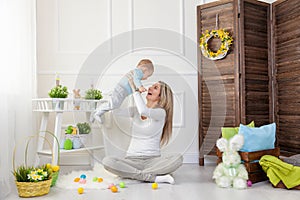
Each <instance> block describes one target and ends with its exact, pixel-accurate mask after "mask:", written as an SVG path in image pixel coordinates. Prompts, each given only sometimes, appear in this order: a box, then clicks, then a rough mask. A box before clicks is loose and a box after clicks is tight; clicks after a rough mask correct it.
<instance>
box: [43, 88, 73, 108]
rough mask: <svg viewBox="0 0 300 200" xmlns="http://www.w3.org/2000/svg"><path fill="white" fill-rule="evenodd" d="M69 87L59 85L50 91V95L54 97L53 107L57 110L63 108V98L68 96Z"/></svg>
mask: <svg viewBox="0 0 300 200" xmlns="http://www.w3.org/2000/svg"><path fill="white" fill-rule="evenodd" d="M68 94H69V92H68V88H67V87H66V86H61V85H57V86H55V87H53V88H52V89H51V90H50V91H49V92H48V95H49V97H51V98H53V108H54V109H55V110H63V107H64V101H62V100H61V99H62V98H67V97H68Z"/></svg>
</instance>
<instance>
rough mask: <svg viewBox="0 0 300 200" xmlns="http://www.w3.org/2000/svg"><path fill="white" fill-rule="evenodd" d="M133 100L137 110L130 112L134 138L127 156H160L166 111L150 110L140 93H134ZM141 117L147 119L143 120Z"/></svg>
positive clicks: (160, 109)
mask: <svg viewBox="0 0 300 200" xmlns="http://www.w3.org/2000/svg"><path fill="white" fill-rule="evenodd" d="M133 98H134V101H135V104H136V109H130V110H129V115H130V116H131V117H132V118H133V123H132V138H131V141H130V144H129V147H128V150H127V154H126V156H127V157H135V156H160V140H161V135H162V132H163V127H164V124H165V117H166V111H165V110H164V109H162V108H148V107H147V106H146V105H145V102H144V101H143V99H142V96H141V94H140V93H139V92H135V93H133ZM141 116H144V117H146V119H142V118H141Z"/></svg>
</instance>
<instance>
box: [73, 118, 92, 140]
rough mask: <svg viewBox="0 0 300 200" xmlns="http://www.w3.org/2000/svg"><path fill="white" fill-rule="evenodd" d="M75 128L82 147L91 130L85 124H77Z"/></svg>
mask: <svg viewBox="0 0 300 200" xmlns="http://www.w3.org/2000/svg"><path fill="white" fill-rule="evenodd" d="M76 126H77V128H78V133H79V139H80V142H81V144H82V146H84V145H85V144H86V141H87V137H88V134H89V133H90V132H91V130H92V129H91V126H90V124H89V123H87V122H83V123H77V125H76Z"/></svg>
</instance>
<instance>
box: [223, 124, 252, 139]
mask: <svg viewBox="0 0 300 200" xmlns="http://www.w3.org/2000/svg"><path fill="white" fill-rule="evenodd" d="M247 126H248V127H251V128H254V127H255V124H254V121H252V122H250V123H249V124H248V125H247ZM221 130H222V137H223V138H225V139H227V140H229V139H230V138H232V137H233V136H234V135H236V134H238V133H239V126H238V127H222V128H221Z"/></svg>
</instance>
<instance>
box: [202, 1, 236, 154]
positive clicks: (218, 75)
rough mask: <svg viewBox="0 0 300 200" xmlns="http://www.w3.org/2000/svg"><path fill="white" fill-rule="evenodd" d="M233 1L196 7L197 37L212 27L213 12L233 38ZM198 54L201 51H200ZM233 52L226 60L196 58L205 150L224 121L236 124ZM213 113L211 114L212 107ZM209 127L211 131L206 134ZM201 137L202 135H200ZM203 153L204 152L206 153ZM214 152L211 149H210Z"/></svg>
mask: <svg viewBox="0 0 300 200" xmlns="http://www.w3.org/2000/svg"><path fill="white" fill-rule="evenodd" d="M233 2H234V1H223V2H213V3H210V4H206V5H203V6H198V8H197V9H198V15H199V16H198V19H197V22H198V36H199V35H201V33H203V32H204V31H205V30H212V29H215V26H216V14H218V15H219V24H218V25H219V28H224V29H226V30H227V31H229V32H230V33H231V35H232V36H233V37H234V36H235V35H234V31H233V29H234V20H233V17H234V11H233V10H234V4H233ZM200 55H201V53H200ZM234 60H235V52H234V48H233V47H232V48H231V49H230V52H229V54H228V55H227V56H226V58H225V59H222V60H218V61H211V60H209V59H207V58H205V57H203V56H200V58H199V71H200V72H201V74H200V76H201V77H200V79H201V83H200V85H199V87H201V94H199V95H200V99H199V100H200V101H199V104H200V112H201V113H200V116H201V123H200V124H201V126H200V128H199V130H200V132H199V134H200V135H201V134H202V135H203V136H204V137H205V139H204V140H205V147H203V149H204V151H208V152H209V151H211V150H212V149H211V148H212V147H214V145H215V142H216V140H217V139H218V138H219V136H220V134H221V127H222V126H223V125H224V123H225V124H227V125H230V126H233V125H235V121H236V118H235V107H236V104H235V103H236V101H235V99H236V98H235V95H236V93H235V68H234V66H235V61H234ZM213 108H214V110H216V112H214V113H212V109H213ZM208 130H210V131H211V132H210V133H209V135H207V133H208ZM201 137H202V136H201ZM208 152H206V153H208ZM213 152H214V149H213Z"/></svg>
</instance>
